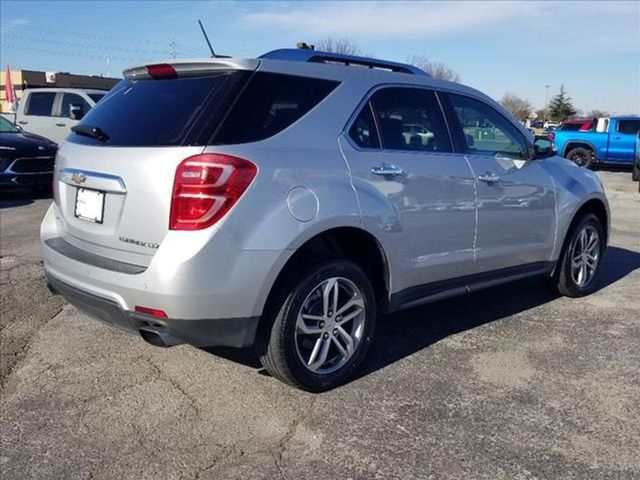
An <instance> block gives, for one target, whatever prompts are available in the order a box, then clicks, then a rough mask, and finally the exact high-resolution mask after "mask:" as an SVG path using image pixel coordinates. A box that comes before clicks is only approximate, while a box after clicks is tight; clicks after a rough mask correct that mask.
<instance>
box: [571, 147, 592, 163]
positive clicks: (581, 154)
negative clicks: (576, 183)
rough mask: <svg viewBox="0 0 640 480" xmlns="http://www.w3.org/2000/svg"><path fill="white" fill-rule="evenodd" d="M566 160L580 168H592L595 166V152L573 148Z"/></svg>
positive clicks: (582, 148)
mask: <svg viewBox="0 0 640 480" xmlns="http://www.w3.org/2000/svg"><path fill="white" fill-rule="evenodd" d="M566 158H568V159H569V160H571V161H572V162H573V163H575V164H576V165H578V166H579V167H584V168H590V167H591V166H592V164H593V152H592V151H591V150H589V149H587V148H584V147H576V148H572V149H571V150H569V151H568V152H567V155H566Z"/></svg>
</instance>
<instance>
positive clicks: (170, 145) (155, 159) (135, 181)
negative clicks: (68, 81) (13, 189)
mask: <svg viewBox="0 0 640 480" xmlns="http://www.w3.org/2000/svg"><path fill="white" fill-rule="evenodd" d="M257 65H258V61H250V60H249V61H233V60H220V61H218V60H217V59H212V60H211V61H209V62H207V61H205V62H200V63H193V62H191V63H182V64H174V65H155V66H149V67H141V68H136V69H132V70H129V71H126V72H125V78H124V80H122V81H121V82H120V83H118V84H117V85H116V86H115V87H114V88H113V89H112V90H111V91H110V92H109V93H108V94H107V95H106V96H105V97H104V98H103V99H102V101H101V102H100V103H99V104H98V105H97V106H96V107H94V108H92V109H91V110H90V112H89V113H88V114H87V116H86V117H84V118H83V120H82V121H81V122H80V124H79V125H77V126H76V127H75V128H74V130H75V131H74V132H72V133H71V134H70V135H69V137H68V138H67V141H65V142H64V144H63V145H62V147H61V148H60V150H59V151H58V156H57V159H56V177H55V196H54V200H55V202H56V205H57V207H58V210H59V212H60V215H61V218H60V227H61V230H62V237H63V239H64V240H65V241H67V242H68V243H70V244H72V245H74V246H76V247H78V248H80V249H82V250H85V251H88V252H91V253H94V254H97V255H100V256H103V257H106V258H110V259H113V260H117V261H121V262H125V263H130V264H135V265H141V266H147V265H148V264H149V263H150V262H151V259H152V258H153V255H154V254H155V251H156V250H157V248H158V246H159V245H160V244H161V243H162V240H163V238H164V236H165V235H166V233H167V231H168V230H169V215H170V208H171V197H172V189H173V181H174V176H175V172H176V168H177V166H178V165H179V164H180V163H181V162H182V161H183V160H184V159H185V158H188V157H190V156H192V155H197V154H199V153H201V152H202V151H203V147H204V146H205V145H206V144H207V142H208V141H209V139H210V138H211V136H212V135H213V133H214V132H215V131H216V129H217V128H218V126H219V124H220V120H221V119H222V118H223V116H224V114H225V112H227V111H228V108H229V105H230V104H231V103H232V102H233V100H234V99H235V98H236V96H237V94H238V91H239V89H241V88H242V86H243V85H244V84H245V83H246V81H247V78H248V77H249V76H250V74H251V71H253V70H255V69H256V68H257Z"/></svg>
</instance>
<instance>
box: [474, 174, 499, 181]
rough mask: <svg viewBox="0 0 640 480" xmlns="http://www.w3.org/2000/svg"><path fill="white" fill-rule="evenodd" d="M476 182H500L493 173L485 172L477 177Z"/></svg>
mask: <svg viewBox="0 0 640 480" xmlns="http://www.w3.org/2000/svg"><path fill="white" fill-rule="evenodd" d="M478 180H480V181H481V182H487V183H495V182H498V181H499V180H500V176H498V175H496V174H495V173H490V172H487V173H484V174H481V175H478Z"/></svg>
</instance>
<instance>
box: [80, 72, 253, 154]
mask: <svg viewBox="0 0 640 480" xmlns="http://www.w3.org/2000/svg"><path fill="white" fill-rule="evenodd" d="M242 76H243V73H242V72H230V71H224V72H220V73H215V74H211V75H207V76H198V77H185V78H175V79H163V80H131V79H124V80H122V81H120V82H119V83H118V84H117V85H116V86H115V87H113V89H112V90H111V91H110V92H109V93H108V94H107V95H105V96H104V98H103V99H102V101H101V102H100V103H98V104H97V105H96V106H95V107H93V108H92V109H91V110H90V111H89V113H87V115H86V116H85V117H84V118H83V119H82V122H81V123H80V125H84V126H87V127H92V128H93V127H98V128H100V130H102V131H103V132H104V133H105V134H106V135H107V136H108V137H109V139H108V141H107V142H102V141H100V140H97V139H95V138H91V137H87V136H84V135H79V134H77V133H72V134H71V135H70V136H69V137H68V138H69V140H70V141H72V142H75V143H83V144H90V145H108V146H136V147H143V146H170V145H204V141H203V139H202V137H201V133H202V129H203V128H206V127H207V126H208V125H209V121H210V119H211V117H214V116H216V114H215V112H216V110H217V108H218V107H220V106H221V105H222V104H224V102H225V99H226V98H227V96H228V90H229V89H228V87H229V86H230V85H235V84H236V83H237V80H238V79H239V78H240V77H242ZM195 127H197V128H195ZM192 132H193V133H192ZM210 133H211V132H210ZM209 137H210V134H209Z"/></svg>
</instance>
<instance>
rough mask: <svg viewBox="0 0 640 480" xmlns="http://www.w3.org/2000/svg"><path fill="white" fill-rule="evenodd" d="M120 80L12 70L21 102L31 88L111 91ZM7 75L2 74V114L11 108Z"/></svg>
mask: <svg viewBox="0 0 640 480" xmlns="http://www.w3.org/2000/svg"><path fill="white" fill-rule="evenodd" d="M119 81H120V79H119V78H109V77H99V76H93V75H74V74H72V73H66V72H38V71H35V70H12V71H11V82H12V83H13V91H14V92H15V95H16V97H17V99H18V101H20V98H22V92H23V91H24V90H27V89H29V88H42V87H58V88H64V87H68V88H92V89H97V90H110V89H111V87H113V86H114V85H115V84H116V83H118V82H119ZM5 84H6V73H5V71H2V72H0V113H9V112H10V111H11V106H10V104H9V102H7V99H6V97H5V88H4V87H5Z"/></svg>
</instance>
